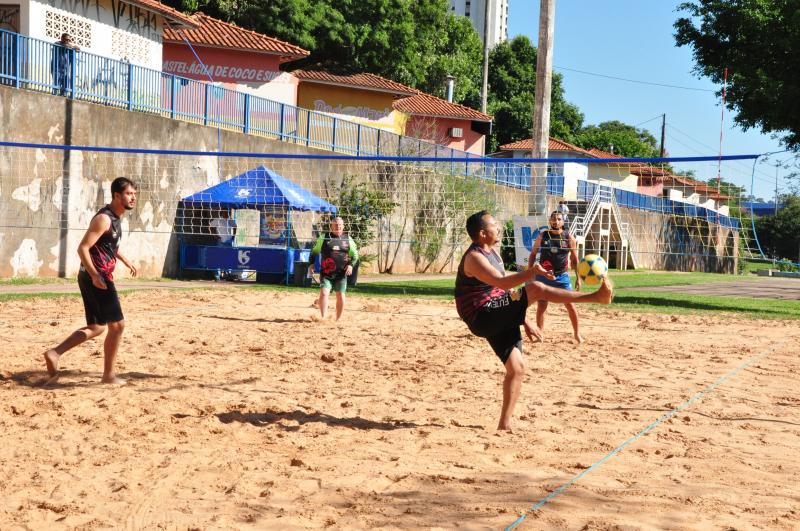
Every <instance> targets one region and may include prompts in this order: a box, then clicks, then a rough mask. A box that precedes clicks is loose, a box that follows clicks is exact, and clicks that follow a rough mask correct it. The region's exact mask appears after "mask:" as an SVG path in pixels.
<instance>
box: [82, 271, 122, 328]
mask: <svg viewBox="0 0 800 531" xmlns="http://www.w3.org/2000/svg"><path fill="white" fill-rule="evenodd" d="M78 286H79V287H80V288H81V297H83V309H84V310H85V311H86V324H87V325H93V324H100V325H104V324H107V323H114V322H117V321H122V320H124V319H125V317H124V316H123V315H122V306H120V304H119V296H118V295H117V288H116V287H115V286H114V283H113V282H110V281H108V280H106V286H107V287H106V289H99V288H97V287H95V285H94V284H92V277H90V276H89V273H87V272H85V271H81V272H80V273H78Z"/></svg>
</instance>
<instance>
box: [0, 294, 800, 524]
mask: <svg viewBox="0 0 800 531" xmlns="http://www.w3.org/2000/svg"><path fill="white" fill-rule="evenodd" d="M313 298H314V295H313V292H308V294H302V293H300V294H298V293H292V294H286V293H279V292H256V291H242V290H232V289H228V290H225V289H223V290H219V289H215V290H213V291H211V290H210V291H192V292H180V291H146V292H145V291H142V292H135V293H131V294H128V295H125V296H124V297H123V301H122V302H123V309H124V310H125V313H126V316H127V329H126V331H125V338H124V340H123V345H122V348H121V351H120V363H119V372H120V373H122V375H123V376H127V378H129V379H130V380H131V382H132V383H131V384H130V385H128V386H126V387H121V388H109V387H105V386H100V385H98V380H99V376H100V369H101V366H102V357H101V351H102V345H101V343H100V342H99V341H97V340H95V341H93V342H90V343H88V344H85V345H84V346H81V347H79V348H77V349H75V350H74V351H72V352H70V353H68V354H67V355H66V356H65V357H64V358H63V359H62V368H63V369H64V370H65V374H64V375H63V376H62V377H61V379H60V381H59V383H58V384H57V385H55V386H53V387H52V388H50V389H43V388H42V387H40V386H39V382H40V381H41V380H42V379H43V377H44V372H43V369H44V366H43V363H42V362H41V359H40V352H41V351H43V350H44V349H45V347H47V346H50V345H52V344H53V343H54V342H57V341H59V340H61V339H63V338H64V337H65V336H66V335H67V334H68V333H70V332H71V331H72V330H73V329H74V328H76V327H77V326H79V325H81V324H82V323H81V319H82V307H81V303H80V299H79V298H61V299H47V300H39V301H33V300H21V301H13V302H6V303H0V305H1V306H0V307H1V308H2V314H0V315H2V318H1V319H2V322H0V341H2V345H3V349H2V350H3V363H2V366H0V430H2V434H3V437H2V444H1V445H0V499H2V503H0V528H2V529H3V530H7V529H54V528H55V529H57V528H71V529H108V528H115V529H122V528H128V529H308V528H313V529H318V528H325V527H327V528H330V529H364V528H384V529H452V528H463V529H498V528H503V527H505V526H508V525H509V524H511V523H512V522H514V521H515V520H516V519H517V518H518V517H519V516H520V515H522V514H524V513H525V511H526V510H527V509H528V508H530V507H531V506H533V505H534V504H535V503H536V502H537V501H539V500H540V499H541V498H543V497H544V496H546V495H547V494H548V493H549V492H551V491H552V490H553V489H556V488H558V487H559V486H561V485H562V484H564V483H565V482H567V481H569V480H571V479H572V478H574V477H575V476H576V475H577V474H579V473H580V472H581V471H583V470H585V469H586V468H587V467H590V466H591V465H592V464H594V463H596V462H597V461H599V460H600V459H602V458H603V457H604V456H605V455H607V454H608V453H609V452H611V451H612V450H613V449H614V448H616V447H617V446H618V445H620V444H622V443H623V442H625V441H626V440H628V439H629V438H631V437H632V436H634V435H635V434H636V433H638V432H640V431H641V430H642V429H644V428H645V427H646V426H648V425H649V424H651V423H652V422H653V421H655V420H656V419H658V418H659V417H660V416H662V415H663V414H664V413H666V412H669V411H670V410H671V409H672V408H674V407H676V406H678V405H680V404H681V403H682V402H684V401H685V400H686V399H688V398H690V397H691V396H692V395H694V394H695V393H697V392H698V391H701V390H702V389H703V388H705V387H707V386H708V385H709V384H712V383H713V382H714V381H716V380H717V379H718V378H719V377H721V376H723V375H725V374H727V373H729V372H730V371H732V370H734V369H735V368H736V367H738V366H740V365H741V364H742V363H744V362H745V361H746V360H748V359H750V358H752V357H753V356H756V355H758V354H761V353H766V352H768V354H767V355H766V356H765V357H764V358H763V359H761V360H760V361H758V362H757V363H754V364H753V365H752V366H750V367H748V368H746V369H744V370H742V371H741V372H738V373H736V374H735V375H732V376H731V377H730V378H728V379H727V380H725V381H724V382H722V383H721V384H720V385H719V386H718V387H716V388H715V389H714V390H713V391H711V392H709V393H708V394H706V395H705V396H703V397H702V398H701V399H700V400H698V401H697V402H695V403H693V404H692V405H691V406H690V407H688V408H687V409H685V410H684V411H681V412H680V413H679V414H678V415H676V416H674V417H673V418H671V419H669V420H667V421H665V422H664V423H662V424H660V425H658V426H657V427H656V428H655V429H654V430H653V431H652V432H650V433H649V434H648V435H646V436H643V437H641V438H638V439H636V440H634V441H632V442H631V443H630V444H628V445H627V446H626V447H625V448H624V449H623V450H622V451H620V452H619V453H618V454H617V455H615V456H614V457H612V458H611V459H609V460H607V461H605V462H604V463H602V464H601V465H599V466H598V467H597V468H595V469H593V470H592V471H591V472H589V473H588V474H586V475H585V476H584V477H582V478H580V479H579V480H578V481H577V482H576V483H575V484H574V485H572V486H571V487H569V488H568V489H567V490H565V491H564V492H562V493H561V494H560V495H558V496H557V497H555V498H554V499H552V501H550V502H549V503H546V504H545V505H543V506H542V507H540V508H539V509H537V510H536V511H534V512H531V513H529V514H528V515H527V517H526V519H525V520H524V521H523V522H522V523H521V524H520V526H519V529H576V530H578V529H798V528H800V394H799V393H798V382H800V359H798V355H797V354H798V350H800V349H799V348H798V344H800V341H798V340H799V339H800V327H798V325H797V322H765V321H742V320H737V319H732V318H724V317H719V318H716V317H713V318H708V317H683V316H681V317H674V318H670V317H669V316H653V315H647V316H639V315H633V314H624V313H621V312H618V311H615V310H613V308H611V309H610V310H603V311H600V310H595V309H591V308H582V314H583V319H584V321H583V322H584V324H585V330H584V333H585V335H586V336H587V337H588V341H587V343H585V344H584V345H581V346H576V345H573V344H571V343H570V342H569V341H568V338H569V337H570V333H569V325H568V321H567V319H566V314H565V313H564V311H563V309H562V308H558V307H554V308H553V309H552V310H551V317H550V320H549V321H548V323H547V333H548V335H547V340H548V342H547V343H545V344H544V345H526V349H527V359H528V372H527V375H526V381H525V383H524V386H523V389H522V396H521V399H520V402H519V404H518V406H517V417H518V421H517V427H516V429H515V431H514V432H513V433H510V434H502V435H501V434H498V433H496V432H495V430H494V427H495V426H496V422H497V416H498V413H499V407H500V402H499V400H500V390H501V382H502V378H503V370H502V367H501V366H500V364H499V362H498V361H497V359H496V358H495V357H494V355H493V354H492V353H491V351H490V350H489V348H488V345H487V344H486V343H485V342H484V341H483V340H481V339H478V338H474V337H471V336H470V335H469V333H468V331H467V329H466V327H465V326H464V325H463V324H462V323H461V322H460V321H459V320H458V319H457V317H456V315H455V311H454V307H453V305H452V303H450V304H448V303H444V302H441V303H439V302H429V301H415V300H390V299H376V298H360V297H356V296H353V297H351V298H350V301H349V302H350V305H349V308H348V311H347V313H346V320H345V321H344V322H343V323H341V324H339V325H337V324H335V323H334V322H332V321H331V322H318V321H317V320H316V319H314V316H315V315H316V313H315V310H313V309H312V308H309V305H310V303H311V301H312V300H313Z"/></svg>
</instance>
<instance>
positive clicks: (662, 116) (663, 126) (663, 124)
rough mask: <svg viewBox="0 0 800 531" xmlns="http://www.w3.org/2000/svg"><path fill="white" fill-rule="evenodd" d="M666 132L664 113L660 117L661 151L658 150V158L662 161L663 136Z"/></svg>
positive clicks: (665, 116)
mask: <svg viewBox="0 0 800 531" xmlns="http://www.w3.org/2000/svg"><path fill="white" fill-rule="evenodd" d="M666 131H667V115H666V113H665V114H662V115H661V149H660V150H659V153H660V155H659V156H660V157H661V158H662V159H663V158H664V134H665V133H666Z"/></svg>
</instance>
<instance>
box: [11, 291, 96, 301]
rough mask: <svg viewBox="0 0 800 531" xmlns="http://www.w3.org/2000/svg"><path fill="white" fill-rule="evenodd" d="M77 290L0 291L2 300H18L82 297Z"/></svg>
mask: <svg viewBox="0 0 800 531" xmlns="http://www.w3.org/2000/svg"><path fill="white" fill-rule="evenodd" d="M80 296H81V294H80V293H77V292H64V293H55V292H42V293H0V302H6V301H17V300H23V299H57V298H59V297H80Z"/></svg>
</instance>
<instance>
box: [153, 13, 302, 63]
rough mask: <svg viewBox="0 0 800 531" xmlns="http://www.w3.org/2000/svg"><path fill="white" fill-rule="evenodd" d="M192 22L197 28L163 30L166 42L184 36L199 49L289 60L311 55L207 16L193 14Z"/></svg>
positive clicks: (291, 45) (300, 49)
mask: <svg viewBox="0 0 800 531" xmlns="http://www.w3.org/2000/svg"><path fill="white" fill-rule="evenodd" d="M192 20H193V21H194V22H195V24H196V25H197V28H196V29H188V30H182V31H180V32H178V31H175V30H173V29H171V28H164V42H174V43H182V42H183V37H184V36H185V37H186V39H187V40H188V41H189V42H190V43H192V44H197V45H200V46H210V47H214V48H229V49H233V50H244V51H248V52H250V51H252V52H258V53H265V54H270V55H280V56H282V57H284V58H286V60H290V59H300V58H301V57H308V56H309V55H310V52H309V51H308V50H304V49H303V48H300V47H299V46H295V45H294V44H289V43H288V42H283V41H281V40H278V39H274V38H272V37H267V36H266V35H262V34H261V33H258V32H255V31H250V30H248V29H244V28H240V27H239V26H235V25H233V24H229V23H227V22H223V21H222V20H218V19H216V18H213V17H209V16H208V15H206V14H204V13H195V14H194V15H192Z"/></svg>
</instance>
